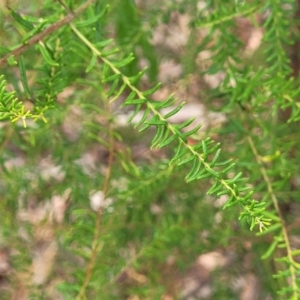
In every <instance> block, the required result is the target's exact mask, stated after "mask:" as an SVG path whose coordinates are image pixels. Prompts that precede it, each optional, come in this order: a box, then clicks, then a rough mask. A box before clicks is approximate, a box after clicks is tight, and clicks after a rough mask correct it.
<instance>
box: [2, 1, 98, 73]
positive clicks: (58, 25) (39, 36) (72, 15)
mask: <svg viewBox="0 0 300 300" xmlns="http://www.w3.org/2000/svg"><path fill="white" fill-rule="evenodd" d="M95 1H96V0H87V1H86V2H85V3H84V4H82V5H81V6H79V7H78V8H77V9H76V10H75V11H74V13H69V14H68V15H67V16H65V17H64V18H63V19H61V20H59V21H57V22H56V23H54V24H52V25H50V26H49V27H48V28H46V29H45V30H43V31H41V32H40V33H38V34H36V35H34V36H33V37H32V38H30V39H29V40H28V41H26V44H24V45H22V46H20V47H18V48H17V49H15V50H13V51H11V52H10V53H9V54H7V55H5V56H4V57H3V58H1V59H0V67H1V66H3V65H5V64H6V63H7V60H8V58H9V57H11V56H12V55H13V56H18V55H20V54H22V53H23V52H25V51H26V50H27V49H28V48H29V47H30V46H32V45H34V44H36V43H38V42H39V41H40V40H42V39H43V38H45V37H46V36H48V35H50V34H51V33H52V32H54V31H56V30H57V29H59V28H61V27H62V26H64V25H66V24H68V23H70V22H71V21H72V20H73V19H74V18H76V17H77V16H78V15H80V14H81V13H83V12H84V11H85V10H86V9H87V8H88V7H89V6H90V4H92V3H93V2H95Z"/></svg>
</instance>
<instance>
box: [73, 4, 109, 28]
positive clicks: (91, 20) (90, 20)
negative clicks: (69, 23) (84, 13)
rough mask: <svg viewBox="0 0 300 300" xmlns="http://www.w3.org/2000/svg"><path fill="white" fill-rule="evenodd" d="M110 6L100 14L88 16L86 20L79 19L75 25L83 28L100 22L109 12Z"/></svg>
mask: <svg viewBox="0 0 300 300" xmlns="http://www.w3.org/2000/svg"><path fill="white" fill-rule="evenodd" d="M107 9H108V6H106V7H105V9H104V10H103V11H101V12H100V13H99V14H98V15H96V16H94V17H91V18H88V19H87V20H85V21H79V22H76V23H75V25H76V27H77V28H83V27H91V26H92V25H93V24H95V23H96V22H98V21H99V20H100V19H101V18H102V17H103V16H104V15H105V14H106V12H107Z"/></svg>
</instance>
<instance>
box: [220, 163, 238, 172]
mask: <svg viewBox="0 0 300 300" xmlns="http://www.w3.org/2000/svg"><path fill="white" fill-rule="evenodd" d="M234 166H235V163H232V164H230V165H229V166H227V167H226V168H224V169H223V170H220V171H219V172H220V173H221V174H225V173H227V172H228V171H229V170H231V169H232V168H233V167H234Z"/></svg>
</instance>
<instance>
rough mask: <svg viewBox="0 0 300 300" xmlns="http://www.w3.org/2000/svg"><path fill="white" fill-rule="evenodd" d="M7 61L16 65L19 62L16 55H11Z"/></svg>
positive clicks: (11, 64)
mask: <svg viewBox="0 0 300 300" xmlns="http://www.w3.org/2000/svg"><path fill="white" fill-rule="evenodd" d="M7 62H8V64H9V65H10V66H15V65H17V64H18V62H17V61H16V60H15V56H14V55H10V56H9V57H8V59H7Z"/></svg>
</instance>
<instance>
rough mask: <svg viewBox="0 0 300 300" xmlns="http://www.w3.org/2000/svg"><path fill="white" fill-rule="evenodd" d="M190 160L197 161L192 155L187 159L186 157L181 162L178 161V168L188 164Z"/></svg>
mask: <svg viewBox="0 0 300 300" xmlns="http://www.w3.org/2000/svg"><path fill="white" fill-rule="evenodd" d="M192 160H197V158H196V157H195V156H193V155H191V156H188V157H186V158H185V159H183V160H182V161H180V162H179V163H178V166H181V165H184V164H186V163H188V162H190V161H192Z"/></svg>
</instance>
